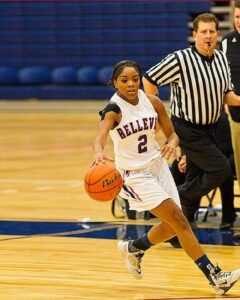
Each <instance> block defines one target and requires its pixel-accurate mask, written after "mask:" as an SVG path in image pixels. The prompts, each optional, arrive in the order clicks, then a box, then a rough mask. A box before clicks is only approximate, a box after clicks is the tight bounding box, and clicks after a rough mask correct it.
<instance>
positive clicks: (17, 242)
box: [0, 100, 240, 300]
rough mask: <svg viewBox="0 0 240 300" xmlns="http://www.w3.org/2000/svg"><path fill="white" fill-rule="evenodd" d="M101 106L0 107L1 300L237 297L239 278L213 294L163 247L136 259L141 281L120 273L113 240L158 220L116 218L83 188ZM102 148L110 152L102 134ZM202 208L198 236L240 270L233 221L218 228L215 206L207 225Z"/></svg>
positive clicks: (228, 266) (174, 251)
mask: <svg viewBox="0 0 240 300" xmlns="http://www.w3.org/2000/svg"><path fill="white" fill-rule="evenodd" d="M104 105H105V102H103V101H97V102H96V101H91V102H87V101H83V102H71V101H68V102H63V101H60V102H44V101H43V102H38V101H34V100H32V101H26V102H24V101H19V102H14V101H13V102H3V101H2V102H1V103H0V154H1V155H0V160H1V163H0V265H1V268H0V284H1V286H0V299H14V300H15V299H16V300H18V299H24V300H25V299H48V300H51V299H81V300H82V299H100V300H101V299H109V300H110V299H119V300H120V299H124V300H125V299H127V300H128V299H139V300H140V299H141V300H142V299H144V300H150V299H152V300H153V299H154V300H164V299H165V300H166V299H168V300H170V299H171V300H172V299H174V300H180V299H181V300H183V299H195V300H199V299H205V300H208V299H217V300H219V299H223V298H227V299H232V300H235V299H240V283H237V284H236V285H235V286H234V287H233V288H232V289H231V291H230V292H229V294H227V295H226V296H224V297H220V296H216V295H215V293H214V290H213V289H212V288H211V287H210V286H209V284H208V282H207V281H206V279H205V278H204V277H203V276H202V273H201V272H200V271H199V270H198V268H197V267H196V266H195V265H194V263H193V262H192V261H191V260H190V259H189V258H188V257H187V256H186V255H185V253H184V251H183V250H182V249H178V248H174V247H172V245H171V244H169V243H163V244H160V245H157V246H155V247H153V248H152V249H150V250H149V251H148V253H147V254H146V255H145V256H144V259H143V272H144V277H143V279H142V280H136V279H134V278H132V277H131V275H130V274H129V273H128V271H127V269H126V267H125V264H124V261H123V260H122V258H121V257H120V256H119V255H118V252H117V249H116V246H117V241H118V240H120V239H123V238H128V237H131V238H135V237H137V236H139V235H142V234H143V233H146V232H147V231H148V230H149V228H150V226H152V224H154V223H155V222H157V220H156V219H150V220H141V219H137V220H126V219H124V218H115V217H113V216H112V214H111V203H110V202H106V203H101V202H97V201H94V200H91V199H90V198H89V197H88V196H87V194H86V193H85V191H84V188H83V178H84V174H85V173H86V171H87V170H88V168H89V165H90V163H91V160H92V156H93V154H92V142H93V139H94V137H95V135H96V132H97V126H98V113H97V112H98V111H99V110H100V108H102V107H103V106H104ZM159 142H160V144H161V143H162V142H164V141H163V139H162V136H161V135H160V137H159ZM106 150H107V153H109V154H112V145H111V142H110V140H109V141H108V143H107V147H106ZM235 188H236V192H237V193H239V190H238V187H237V186H236V187H235ZM204 201H206V200H204V199H203V204H206V202H204ZM239 201H240V198H236V199H235V205H236V207H238V208H239V207H240V203H239ZM214 206H216V207H219V206H220V197H219V195H218V194H217V196H216V199H215V200H214ZM203 213H204V211H203V212H202V213H201V214H200V215H199V217H198V226H199V230H198V232H197V233H196V235H197V238H198V239H199V241H200V243H201V244H202V247H203V248H204V250H205V251H206V253H207V254H208V256H209V257H210V259H211V260H212V261H213V263H216V264H219V266H220V267H221V268H223V269H224V270H226V271H230V270H233V269H236V268H240V260H239V257H240V250H239V245H240V239H239V238H238V237H236V236H235V234H236V233H238V232H240V220H239V219H240V217H238V219H237V222H236V224H235V225H236V226H235V227H234V228H233V229H232V230H226V231H220V230H219V229H218V226H219V223H220V217H221V212H220V210H219V211H218V212H217V215H215V216H214V215H213V216H209V217H208V219H207V222H202V217H203Z"/></svg>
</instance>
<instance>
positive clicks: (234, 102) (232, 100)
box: [224, 91, 240, 106]
mask: <svg viewBox="0 0 240 300" xmlns="http://www.w3.org/2000/svg"><path fill="white" fill-rule="evenodd" d="M224 103H225V104H227V105H229V106H240V96H238V95H236V94H235V93H234V92H233V91H230V92H228V93H227V94H226V95H225V96H224Z"/></svg>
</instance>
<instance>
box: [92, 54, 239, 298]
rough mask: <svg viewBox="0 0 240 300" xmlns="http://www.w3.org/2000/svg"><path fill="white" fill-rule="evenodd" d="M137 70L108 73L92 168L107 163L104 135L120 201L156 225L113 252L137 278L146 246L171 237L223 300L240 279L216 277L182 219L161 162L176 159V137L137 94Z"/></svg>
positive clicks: (128, 64)
mask: <svg viewBox="0 0 240 300" xmlns="http://www.w3.org/2000/svg"><path fill="white" fill-rule="evenodd" d="M140 82H141V70H140V68H139V66H138V65H137V64H136V63H135V62H133V61H129V60H126V61H121V62H119V63H118V64H116V66H115V67H114V69H113V72H112V76H111V81H110V84H111V85H112V86H113V87H114V88H115V89H116V93H115V94H114V95H113V96H112V98H111V99H110V102H109V104H108V105H107V106H106V107H105V108H104V110H103V111H102V112H101V113H100V115H101V122H100V126H99V131H98V134H97V137H96V139H95V141H94V161H93V164H99V163H105V162H106V161H107V160H112V159H111V158H109V157H108V156H107V155H106V154H105V152H104V146H105V142H106V139H107V136H108V134H110V136H111V138H112V140H113V144H114V153H115V164H116V167H117V169H118V170H119V171H120V172H121V174H122V177H123V180H124V185H123V188H122V190H121V194H120V195H121V196H122V197H123V198H124V199H127V200H128V201H129V205H130V209H134V210H136V211H138V212H141V211H145V210H149V211H151V212H152V213H153V214H154V215H155V216H156V217H158V218H159V219H161V223H158V224H156V225H154V226H153V227H152V228H151V229H150V231H149V232H148V233H147V234H145V235H143V236H142V237H140V238H138V239H136V240H128V241H120V242H119V243H118V250H119V252H120V254H121V255H122V256H123V257H124V258H125V259H126V263H127V267H128V269H129V271H130V272H131V273H132V275H133V276H134V277H135V278H137V279H141V278H142V271H141V259H142V257H143V255H144V253H145V251H146V250H148V249H149V248H150V247H151V246H153V245H156V244H158V243H160V242H163V241H166V240H168V239H170V238H172V237H174V236H176V235H177V236H178V239H179V241H180V243H181V245H182V247H183V249H184V250H185V252H186V253H187V255H188V256H189V257H190V258H191V259H192V260H193V261H194V262H195V263H196V265H197V266H198V267H199V268H200V269H201V271H202V272H203V273H204V275H205V276H206V277H207V279H208V280H209V282H210V284H211V286H212V287H213V288H214V289H215V290H216V293H217V294H220V295H223V294H225V293H226V292H227V291H228V290H229V289H230V288H231V287H232V286H233V285H234V284H235V282H236V281H237V280H238V279H239V278H240V269H239V270H235V271H232V272H222V271H221V269H220V268H219V267H218V266H214V265H213V264H212V263H211V261H210V260H209V259H208V257H207V256H206V254H205V253H204V251H203V249H202V248H201V246H200V245H199V243H198V241H197V239H196V237H195V235H194V234H193V232H192V230H191V227H190V225H189V223H188V221H187V219H186V218H185V216H184V215H183V213H182V210H181V206H180V200H179V196H178V192H177V189H176V186H175V183H174V180H173V178H172V175H171V173H170V170H169V168H168V165H167V162H166V160H165V158H166V159H168V158H170V156H173V158H176V157H177V154H176V147H177V146H178V136H177V135H176V133H175V132H174V129H173V126H172V123H171V121H170V119H169V117H168V114H167V112H166V110H165V108H164V105H163V103H162V102H161V101H160V99H159V98H157V97H156V96H153V95H151V96H146V94H145V93H144V92H143V91H142V90H140V89H139V87H140ZM157 126H160V128H162V130H163V133H164V134H165V136H166V138H167V143H166V144H165V145H164V146H163V147H162V148H161V149H160V147H159V145H158V143H157V141H156V139H155V130H156V127H157Z"/></svg>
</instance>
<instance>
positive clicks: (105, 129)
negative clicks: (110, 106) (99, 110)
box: [92, 111, 118, 165]
mask: <svg viewBox="0 0 240 300" xmlns="http://www.w3.org/2000/svg"><path fill="white" fill-rule="evenodd" d="M116 122H118V114H116V113H115V112H113V111H110V112H107V113H106V114H105V117H104V119H103V120H102V121H101V122H100V124H99V129H98V133H97V136H96V138H95V140H94V143H93V151H94V161H93V163H92V165H94V164H98V163H100V162H102V163H105V161H106V160H109V161H114V160H113V159H112V158H110V157H108V156H107V155H106V154H105V153H104V147H105V144H106V140H107V137H108V134H109V132H110V130H111V129H113V128H114V126H115V123H116Z"/></svg>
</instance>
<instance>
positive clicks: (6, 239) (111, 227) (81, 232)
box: [0, 224, 121, 242]
mask: <svg viewBox="0 0 240 300" xmlns="http://www.w3.org/2000/svg"><path fill="white" fill-rule="evenodd" d="M119 227H121V225H109V224H105V225H102V226H99V227H93V228H86V229H85V228H84V229H78V230H72V231H63V232H56V233H41V234H31V235H23V236H15V237H12V238H11V237H9V238H5V239H0V242H4V241H9V240H18V239H25V238H33V237H41V236H43V237H45V236H53V237H58V236H60V237H61V236H64V237H70V236H69V235H73V234H83V233H90V232H96V231H101V230H106V229H114V228H119Z"/></svg>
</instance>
